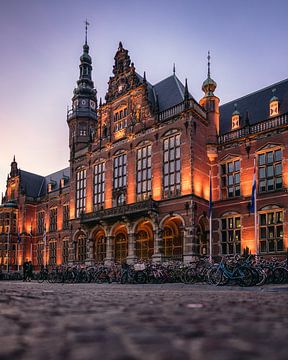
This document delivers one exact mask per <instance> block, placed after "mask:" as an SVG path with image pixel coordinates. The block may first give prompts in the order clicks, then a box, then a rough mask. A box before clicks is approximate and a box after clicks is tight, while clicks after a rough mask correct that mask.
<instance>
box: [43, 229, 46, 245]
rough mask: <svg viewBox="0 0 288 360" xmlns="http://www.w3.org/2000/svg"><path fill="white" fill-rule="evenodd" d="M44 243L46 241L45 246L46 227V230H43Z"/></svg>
mask: <svg viewBox="0 0 288 360" xmlns="http://www.w3.org/2000/svg"><path fill="white" fill-rule="evenodd" d="M43 243H44V246H46V229H44V232H43Z"/></svg>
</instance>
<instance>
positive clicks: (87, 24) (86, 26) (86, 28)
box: [85, 19, 90, 45]
mask: <svg viewBox="0 0 288 360" xmlns="http://www.w3.org/2000/svg"><path fill="white" fill-rule="evenodd" d="M89 25H90V24H89V22H88V21H87V19H86V20H85V45H87V32H88V26H89Z"/></svg>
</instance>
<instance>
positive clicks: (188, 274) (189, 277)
mask: <svg viewBox="0 0 288 360" xmlns="http://www.w3.org/2000/svg"><path fill="white" fill-rule="evenodd" d="M183 280H184V283H185V284H195V283H196V281H197V275H196V271H195V270H194V269H192V268H189V269H187V270H186V271H185V273H184V276H183Z"/></svg>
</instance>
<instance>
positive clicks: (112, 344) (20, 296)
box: [0, 282, 288, 360]
mask: <svg viewBox="0 0 288 360" xmlns="http://www.w3.org/2000/svg"><path fill="white" fill-rule="evenodd" d="M287 290H288V286H276V285H274V286H265V287H263V288H249V289H242V288H236V287H222V288H215V287H211V286H208V285H194V286H188V285H182V284H165V285H118V284H111V285H109V284H107V285H104V284H103V285H99V284H77V285H76V284H64V285H61V284H48V283H44V284H38V283H36V282H31V283H21V282H1V283H0V319H1V321H0V359H1V360H4V359H17V360H23V359H29V360H34V359H35V360H36V359H37V360H38V359H43V360H49V359H61V360H62V359H64V360H70V359H72V360H85V359H93V360H102V359H103V360H105V359H109V360H110V359H113V360H132V359H148V360H154V359H155V360H166V359H168V360H178V359H181V360H186V359H193V360H202V359H213V360H226V359H229V360H236V359H237V360H243V359H245V360H246V359H269V360H272V359H273V360H274V359H285V360H286V359H287V335H288V330H287V329H288V316H287V315H288V310H287V300H288V291H287Z"/></svg>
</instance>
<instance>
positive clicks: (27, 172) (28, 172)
mask: <svg viewBox="0 0 288 360" xmlns="http://www.w3.org/2000/svg"><path fill="white" fill-rule="evenodd" d="M19 170H20V172H21V171H23V172H24V173H26V174H30V175H35V176H39V177H41V178H45V176H43V175H39V174H35V173H32V172H30V171H26V170H23V169H19Z"/></svg>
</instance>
